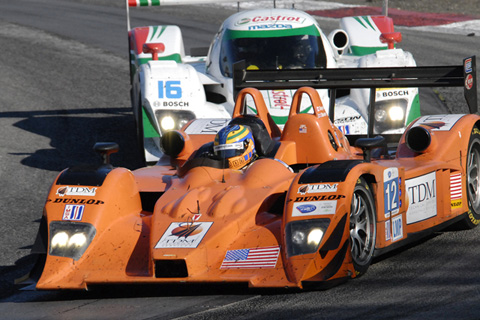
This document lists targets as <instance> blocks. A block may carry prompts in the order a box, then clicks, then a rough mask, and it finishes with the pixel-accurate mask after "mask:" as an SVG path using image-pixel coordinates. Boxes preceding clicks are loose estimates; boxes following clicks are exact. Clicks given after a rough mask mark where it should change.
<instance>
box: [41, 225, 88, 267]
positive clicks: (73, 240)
mask: <svg viewBox="0 0 480 320" xmlns="http://www.w3.org/2000/svg"><path fill="white" fill-rule="evenodd" d="M95 233H96V230H95V227H94V226H92V225H91V224H89V223H81V222H61V221H53V222H51V223H50V249H49V254H50V255H52V256H59V257H68V258H72V259H74V260H78V259H80V257H81V256H82V255H83V253H84V252H85V250H87V248H88V246H89V245H90V243H91V242H92V240H93V238H94V237H95Z"/></svg>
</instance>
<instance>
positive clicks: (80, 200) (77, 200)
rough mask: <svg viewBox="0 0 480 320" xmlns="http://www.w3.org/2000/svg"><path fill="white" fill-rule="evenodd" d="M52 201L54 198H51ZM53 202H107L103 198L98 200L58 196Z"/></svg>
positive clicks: (96, 203)
mask: <svg viewBox="0 0 480 320" xmlns="http://www.w3.org/2000/svg"><path fill="white" fill-rule="evenodd" d="M50 201H52V200H50ZM52 203H68V204H94V205H99V204H104V203H105V202H104V201H102V200H96V199H70V198H56V199H55V200H53V202H52Z"/></svg>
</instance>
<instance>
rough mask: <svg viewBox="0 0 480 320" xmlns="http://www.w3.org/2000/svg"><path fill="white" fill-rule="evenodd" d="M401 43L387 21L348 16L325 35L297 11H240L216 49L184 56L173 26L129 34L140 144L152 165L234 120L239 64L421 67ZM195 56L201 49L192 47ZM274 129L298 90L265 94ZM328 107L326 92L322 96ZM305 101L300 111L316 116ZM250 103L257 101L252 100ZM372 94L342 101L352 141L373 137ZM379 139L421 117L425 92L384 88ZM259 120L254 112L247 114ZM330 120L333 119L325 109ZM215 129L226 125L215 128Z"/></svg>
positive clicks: (359, 91)
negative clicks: (165, 141) (182, 136)
mask: <svg viewBox="0 0 480 320" xmlns="http://www.w3.org/2000/svg"><path fill="white" fill-rule="evenodd" d="M226 1H231V0H214V1H212V0H198V1H191V0H164V1H158V0H157V1H155V0H153V1H147V0H127V9H128V8H129V6H131V7H137V6H138V7H140V6H155V5H160V4H162V5H163V4H170V3H182V2H188V3H194V2H195V3H208V2H210V3H219V2H226ZM400 41H401V34H400V33H399V32H394V25H393V21H392V19H391V18H389V17H386V16H363V17H345V18H342V19H341V20H340V28H339V29H336V30H333V31H331V33H330V34H329V35H328V36H327V35H326V34H325V33H324V31H323V30H322V29H321V28H320V25H319V24H318V22H317V21H316V20H315V19H314V18H313V17H312V16H310V15H308V14H307V13H305V12H303V11H301V10H294V9H280V8H277V9H259V10H246V11H241V12H238V13H236V14H234V15H232V16H230V17H229V18H227V19H226V20H225V21H224V23H223V24H222V25H221V26H220V28H219V30H218V32H217V34H216V35H215V36H214V37H213V40H212V43H211V45H210V48H209V49H208V50H204V51H203V53H202V52H199V50H192V51H191V53H190V55H186V54H185V49H184V43H183V38H182V33H181V30H180V28H179V27H178V26H175V25H155V26H145V27H135V28H132V29H130V27H129V45H130V71H131V78H130V79H131V85H132V87H131V98H132V108H133V112H134V115H135V119H136V125H137V140H138V145H139V148H140V149H141V151H142V155H144V157H145V159H144V160H145V161H146V162H147V163H154V162H156V161H157V160H158V159H159V158H160V157H161V155H162V152H161V146H160V139H161V137H162V135H163V134H164V133H165V132H166V131H168V130H171V129H181V128H182V126H183V125H185V124H186V123H187V122H188V121H190V120H192V119H200V118H223V119H224V121H223V124H225V123H226V122H227V121H228V120H230V118H231V115H232V113H233V108H234V105H235V93H234V90H233V82H232V76H233V65H234V64H235V63H237V62H239V61H245V68H246V69H248V70H258V69H259V70H280V69H281V70H298V69H309V68H318V69H326V68H328V69H331V68H365V67H405V66H415V65H416V64H415V60H414V59H413V56H412V54H411V53H409V52H406V51H404V50H402V49H399V48H396V47H395V43H396V42H400ZM193 49H195V48H193ZM261 92H262V95H263V97H264V100H265V105H266V107H267V109H268V111H269V113H270V114H271V116H272V119H273V121H274V122H275V123H276V124H277V125H278V126H279V127H280V128H283V126H284V125H285V123H286V121H287V119H288V114H289V109H290V105H291V102H292V97H293V94H294V91H293V90H284V89H266V90H261ZM319 95H320V98H321V99H322V101H323V103H325V104H328V103H329V99H330V95H329V94H328V91H327V90H319ZM308 101H309V100H308V99H307V98H305V104H304V105H303V106H302V109H301V110H300V111H301V112H308V110H309V109H311V108H312V105H311V104H308ZM247 102H248V104H251V101H249V100H247ZM369 102H370V101H369V90H367V89H365V88H349V89H348V90H344V91H343V94H342V95H340V94H338V95H337V99H336V101H335V108H336V109H337V110H336V112H335V115H336V116H335V118H334V119H333V122H334V124H335V125H337V126H338V127H339V129H340V130H342V131H343V132H345V133H347V134H365V133H366V129H367V120H368V114H367V107H368V104H369ZM376 104H377V111H376V115H375V117H376V118H377V121H376V125H375V127H373V128H374V131H375V132H376V133H379V134H380V133H381V134H389V133H401V132H403V131H404V129H405V127H406V125H407V124H408V123H410V122H411V121H413V120H414V119H416V118H417V117H418V116H420V99H419V94H418V89H417V88H415V87H409V88H402V87H397V88H383V89H382V90H378V91H377V96H376ZM248 109H249V110H250V111H251V112H254V110H255V106H254V105H252V106H249V108H248ZM327 112H329V110H327ZM216 123H220V120H217V122H216Z"/></svg>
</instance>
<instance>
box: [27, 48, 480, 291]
mask: <svg viewBox="0 0 480 320" xmlns="http://www.w3.org/2000/svg"><path fill="white" fill-rule="evenodd" d="M475 69H476V67H475V57H471V58H468V59H465V60H464V64H463V65H461V66H441V67H415V68H373V69H358V68H355V69H342V70H325V69H322V70H300V71H297V70H272V71H258V70H257V71H255V70H252V71H246V70H241V69H238V68H237V72H236V74H235V76H234V79H235V80H234V81H235V89H237V90H238V91H237V92H238V97H237V100H236V105H235V110H234V117H233V119H232V120H231V121H230V122H229V123H228V125H227V126H222V125H219V127H221V130H218V129H215V127H216V124H217V122H216V121H219V120H218V119H212V120H205V119H199V120H194V121H193V122H190V123H189V124H187V125H186V126H185V127H184V128H183V129H182V130H181V131H170V132H168V133H167V134H165V135H164V136H163V137H162V145H163V148H164V151H165V154H166V156H165V157H164V158H162V159H161V160H160V162H159V163H158V164H157V165H155V166H153V167H146V168H141V169H138V170H135V171H130V170H128V169H124V168H114V167H112V166H111V165H110V164H109V156H110V154H112V153H114V152H116V151H117V149H118V146H117V145H116V144H115V143H97V144H96V145H95V149H96V150H97V151H98V152H99V153H100V154H101V155H102V157H103V160H104V161H103V162H104V163H103V164H101V165H97V166H83V167H72V168H69V169H66V170H64V171H63V172H61V173H60V175H59V176H58V178H57V179H56V180H55V182H54V183H53V186H52V188H51V190H50V193H49V195H48V199H47V201H46V204H45V208H44V213H43V217H42V220H41V225H40V230H39V233H38V237H37V240H36V242H35V245H34V250H33V251H34V253H38V254H39V255H40V257H41V259H39V261H38V263H37V265H36V267H35V268H34V270H33V271H34V272H33V273H32V276H34V275H35V274H37V275H38V276H39V278H38V279H37V280H38V281H37V283H36V288H37V289H87V288H88V287H89V286H91V285H98V284H119V283H121V284H127V283H137V284H138V283H144V284H147V283H157V284H161V283H225V282H231V283H247V284H248V285H249V286H252V287H295V288H305V286H307V285H309V284H317V283H328V282H334V281H340V280H343V279H347V278H354V277H356V276H359V275H361V274H363V273H365V272H366V271H367V268H368V267H369V265H370V263H371V261H372V259H373V258H374V257H376V256H378V255H380V254H383V253H385V252H387V251H390V250H392V249H395V248H398V247H400V246H404V245H405V244H407V243H409V242H411V241H414V240H418V239H419V237H422V236H425V235H427V234H429V233H431V232H434V231H438V230H441V229H443V228H445V227H447V226H450V225H452V224H455V225H456V226H458V227H463V228H473V227H475V226H477V225H478V224H479V223H480V181H479V168H480V117H479V116H477V115H474V114H466V115H465V114H445V115H435V116H423V117H421V118H419V119H417V120H416V121H415V122H414V123H412V124H411V125H410V126H409V127H408V128H407V130H406V131H405V133H404V134H403V135H402V136H401V137H400V138H399V141H398V140H397V141H396V143H395V146H394V147H393V146H392V143H391V139H390V138H389V139H387V138H386V137H381V136H373V134H372V133H373V131H370V133H371V134H370V136H366V137H346V136H345V135H344V134H343V133H342V132H341V131H340V130H338V129H337V128H336V127H335V126H333V125H332V122H331V119H329V117H328V116H327V113H326V112H325V109H324V107H323V106H322V102H321V101H320V98H319V96H318V93H317V91H316V90H314V88H315V89H321V88H325V89H329V90H330V94H331V95H334V96H335V95H336V93H337V92H339V91H340V90H345V89H348V88H371V94H370V101H371V104H370V108H371V109H370V114H371V115H372V116H371V117H370V120H369V123H370V124H372V123H374V121H375V117H374V116H373V115H375V114H376V113H375V92H376V91H377V90H376V88H403V87H426V86H437V87H438V86H463V87H464V91H465V96H466V98H467V101H468V104H469V107H470V113H475V112H476V108H477V92H476V70H475ZM299 87H300V88H299ZM265 88H276V89H287V88H288V89H292V88H299V89H298V90H297V91H296V94H295V97H294V99H293V103H292V107H291V109H290V115H289V119H288V122H287V123H286V125H285V127H284V129H283V131H282V132H280V130H279V129H278V127H276V125H275V123H274V122H273V121H272V120H271V118H270V115H269V114H268V112H267V108H266V107H265V104H264V100H263V98H262V96H261V94H260V93H259V90H258V89H265ZM304 95H308V97H309V98H310V101H311V104H312V107H313V108H310V109H311V110H312V113H311V114H307V113H299V110H300V109H301V108H300V107H301V106H300V104H301V101H302V97H303V96H304ZM330 101H335V99H330ZM330 107H331V111H333V110H334V108H333V106H330ZM393 107H394V106H392V108H393ZM252 109H254V110H256V112H255V113H254V114H250V111H249V110H252ZM330 115H331V117H333V112H331V113H330ZM370 127H373V125H370ZM349 139H351V141H349ZM353 140H355V141H353Z"/></svg>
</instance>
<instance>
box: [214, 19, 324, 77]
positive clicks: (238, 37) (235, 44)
mask: <svg viewBox="0 0 480 320" xmlns="http://www.w3.org/2000/svg"><path fill="white" fill-rule="evenodd" d="M242 60H245V62H246V66H247V69H249V70H271V69H306V68H325V67H326V64H327V62H326V55H325V50H324V48H323V42H322V38H321V37H320V34H319V32H318V30H317V29H316V28H315V26H309V27H305V28H296V29H281V30H269V31H264V30H261V31H258V30H255V31H238V30H226V31H225V35H224V37H223V41H222V48H221V53H220V66H221V70H222V73H223V75H224V76H226V77H232V72H233V64H234V63H236V62H238V61H242Z"/></svg>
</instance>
